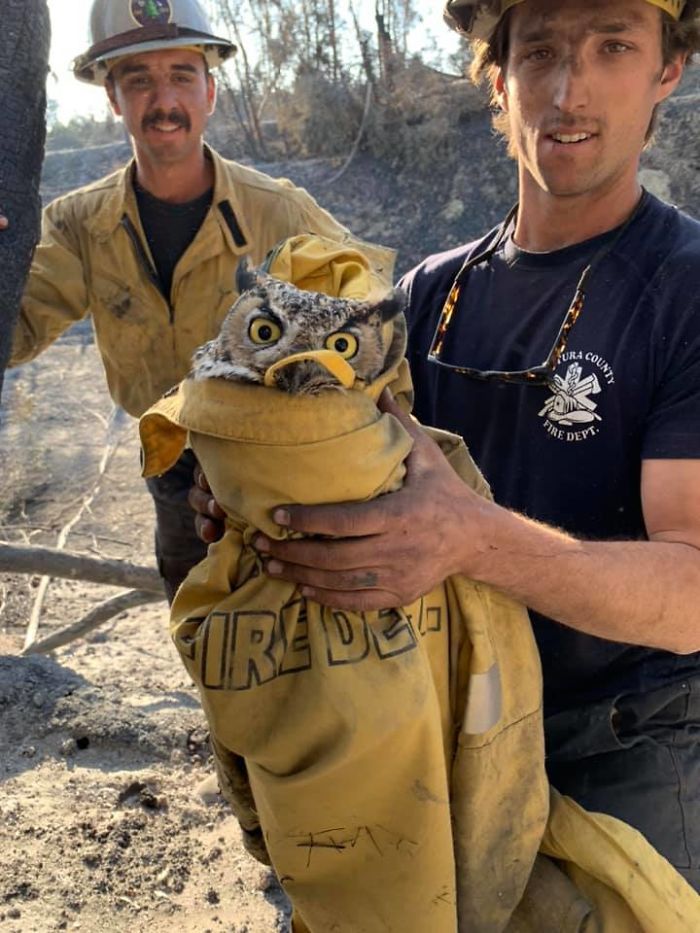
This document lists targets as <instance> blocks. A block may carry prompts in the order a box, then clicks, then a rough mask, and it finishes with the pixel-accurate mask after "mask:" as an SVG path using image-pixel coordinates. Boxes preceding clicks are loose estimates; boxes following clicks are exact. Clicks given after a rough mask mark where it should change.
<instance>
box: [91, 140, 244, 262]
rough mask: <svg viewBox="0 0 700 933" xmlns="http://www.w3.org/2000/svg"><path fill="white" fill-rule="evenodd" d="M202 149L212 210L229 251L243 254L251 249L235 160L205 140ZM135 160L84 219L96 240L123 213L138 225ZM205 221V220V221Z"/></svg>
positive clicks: (107, 233) (108, 232)
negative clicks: (208, 164) (209, 167)
mask: <svg viewBox="0 0 700 933" xmlns="http://www.w3.org/2000/svg"><path fill="white" fill-rule="evenodd" d="M204 151H205V154H206V156H207V158H209V159H211V161H212V164H213V166H214V195H213V199H212V209H213V210H212V213H213V214H214V216H215V217H216V221H217V223H218V226H219V228H220V230H221V233H222V235H223V237H224V239H225V240H226V243H227V245H228V248H229V249H230V250H231V252H232V253H237V254H243V253H247V252H249V251H250V249H251V241H252V235H251V232H250V227H249V226H248V224H247V222H246V219H245V217H244V216H243V210H242V208H241V204H240V201H239V199H238V197H237V195H236V190H235V181H236V178H235V172H231V171H230V169H231V168H235V164H233V163H226V162H225V160H224V159H222V158H221V156H220V155H219V154H218V153H217V152H215V151H214V150H213V149H212V148H211V147H210V146H208V145H207V144H206V143H205V144H204ZM135 171H136V160H135V159H133V158H132V159H130V160H129V162H128V163H127V164H126V165H125V166H124V168H122V169H120V170H119V171H118V172H116V173H115V174H114V175H113V176H112V179H113V182H114V183H113V185H112V187H111V188H110V190H109V191H108V193H107V195H106V196H105V197H104V200H103V201H102V204H101V205H100V208H99V210H96V211H94V212H93V213H92V214H91V215H90V217H88V219H87V220H86V222H85V226H86V228H87V230H88V232H89V233H90V234H91V235H92V236H94V237H95V238H96V239H98V240H102V241H104V240H106V239H108V238H109V237H111V236H112V234H113V233H114V231H115V230H116V229H117V227H118V226H119V224H120V222H121V219H122V217H123V216H124V214H127V215H128V216H129V217H130V218H131V220H132V222H133V223H134V224H136V225H137V226H138V206H137V203H136V195H135V193H134V184H133V178H134V172H135ZM205 223H206V221H205Z"/></svg>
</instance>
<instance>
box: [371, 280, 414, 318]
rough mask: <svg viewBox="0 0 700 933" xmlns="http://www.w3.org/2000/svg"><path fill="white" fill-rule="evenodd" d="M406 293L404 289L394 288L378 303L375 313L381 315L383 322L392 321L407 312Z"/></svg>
mask: <svg viewBox="0 0 700 933" xmlns="http://www.w3.org/2000/svg"><path fill="white" fill-rule="evenodd" d="M406 304H407V298H406V292H405V291H404V290H403V289H402V288H394V289H392V290H391V291H390V292H389V294H388V295H387V296H386V297H385V298H382V299H381V301H378V302H377V304H376V305H375V306H374V311H375V312H376V313H377V314H379V316H380V318H381V320H382V321H383V322H386V321H391V320H393V318H395V317H396V316H397V315H399V314H401V313H402V312H403V311H405V310H406Z"/></svg>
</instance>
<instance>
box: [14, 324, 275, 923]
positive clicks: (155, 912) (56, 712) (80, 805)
mask: <svg viewBox="0 0 700 933" xmlns="http://www.w3.org/2000/svg"><path fill="white" fill-rule="evenodd" d="M110 411H111V403H110V401H109V398H108V396H107V394H106V392H105V390H104V388H103V376H102V371H101V366H100V364H99V361H98V358H97V353H96V351H95V348H94V346H92V345H84V344H83V343H82V342H80V341H79V340H77V339H73V340H69V341H66V342H62V343H60V344H59V345H57V346H55V347H53V348H52V349H51V350H49V351H47V353H46V354H44V355H43V356H42V357H41V358H40V359H39V360H38V361H37V362H36V363H34V364H30V365H29V366H27V367H24V368H23V369H22V371H21V372H18V373H12V374H9V377H8V382H7V384H6V389H5V393H4V397H3V424H2V427H1V428H0V488H1V490H2V495H1V497H0V522H1V525H0V539H1V540H3V541H5V542H12V543H32V544H42V545H46V546H56V543H57V540H58V535H59V533H60V531H61V529H63V528H64V527H65V526H66V525H67V524H68V523H70V522H72V521H73V520H74V519H75V517H76V516H77V515H80V517H79V520H78V521H77V522H76V523H75V524H74V526H73V528H72V530H71V532H70V534H69V536H68V540H67V542H66V548H67V549H68V550H74V551H80V552H82V553H85V554H92V555H96V556H104V557H110V558H122V559H128V560H131V561H134V562H137V563H142V564H146V565H152V564H153V557H152V541H151V537H152V514H151V505H150V498H149V496H148V494H147V493H146V492H145V487H144V484H143V481H142V480H141V479H140V477H139V469H138V446H137V441H136V431H135V423H134V422H133V421H130V420H126V421H125V422H119V423H118V424H117V425H116V426H114V425H110V422H109V416H110ZM115 438H116V441H117V443H116V448H115V453H114V455H113V456H112V458H111V459H110V460H109V463H108V464H107V467H106V470H105V472H104V474H103V476H102V477H101V478H100V476H99V468H100V461H101V459H102V457H103V454H104V451H105V447H106V446H107V447H109V446H111V445H112V442H113V441H114V440H115ZM91 496H94V498H93V499H92V501H91V502H89V504H88V506H87V507H85V502H86V500H89V499H90V497H91ZM38 582H39V578H38V577H30V576H25V575H21V576H20V575H17V576H14V575H7V574H6V575H0V930H1V931H2V933H49V931H56V930H82V931H83V933H140V931H148V933H166V931H167V933H172V931H177V933H205V931H207V930H209V931H212V933H224V931H225V933H244V931H245V933H272V931H277V930H279V931H283V930H286V929H287V927H288V920H287V911H286V904H285V901H284V897H283V895H282V894H281V892H280V889H279V888H278V886H277V884H276V881H275V879H274V878H273V877H272V876H271V875H270V873H269V871H268V870H267V869H265V868H263V867H262V866H260V865H258V863H257V862H255V861H254V860H253V859H252V858H251V857H250V856H249V855H247V854H246V853H245V852H244V850H243V848H242V845H241V841H240V833H239V831H238V827H237V824H236V821H235V819H234V818H233V817H232V815H231V814H230V812H229V810H228V808H227V806H226V805H225V804H224V803H223V802H222V801H221V798H220V797H218V795H211V794H210V795H209V796H208V797H207V798H206V800H203V799H202V798H201V797H200V795H199V794H198V793H197V788H198V785H200V783H201V782H202V781H203V780H204V779H205V778H206V777H207V776H208V775H210V774H211V769H210V766H209V765H208V758H209V751H208V746H207V734H206V728H205V723H204V719H203V716H202V714H201V712H200V710H199V706H198V702H197V698H196V694H195V691H194V689H193V687H192V685H191V683H190V681H189V679H188V677H187V675H186V674H185V671H184V668H183V667H182V665H181V663H180V661H179V659H178V657H177V656H176V653H175V650H174V648H173V646H172V644H171V643H170V639H169V637H168V634H167V608H166V605H165V603H162V604H158V603H156V604H153V605H151V606H148V607H144V608H141V609H134V610H131V611H129V612H128V613H125V614H123V615H122V616H120V617H118V618H116V619H114V620H113V621H111V622H108V623H106V624H105V625H104V626H102V627H101V628H99V629H97V630H96V631H95V632H94V633H93V634H92V635H90V636H89V637H87V638H85V639H81V640H78V641H76V642H74V643H72V644H70V645H68V646H66V647H65V648H62V649H59V650H57V651H55V652H53V653H52V654H51V655H50V656H40V655H34V656H26V657H22V656H20V652H21V649H22V646H23V643H24V637H25V633H26V630H27V623H28V619H29V616H30V614H31V610H32V606H33V604H34V601H35V599H36V595H37V591H38ZM116 592H118V590H116V589H114V588H110V587H104V586H97V585H94V584H88V583H82V582H79V581H73V580H70V581H65V580H64V581H60V580H54V581H52V583H51V585H50V587H49V590H48V593H47V595H46V598H45V600H44V603H43V609H42V613H41V617H40V625H39V632H38V634H39V637H43V636H45V635H48V634H49V633H51V632H53V631H56V630H58V629H60V628H63V627H65V626H66V625H69V624H70V623H71V622H74V621H76V620H77V619H79V618H80V617H82V616H83V615H84V614H85V613H86V612H87V611H89V610H90V609H91V608H92V607H93V606H95V605H97V604H98V603H100V602H101V601H103V600H104V599H107V598H109V597H110V596H112V595H114V594H116Z"/></svg>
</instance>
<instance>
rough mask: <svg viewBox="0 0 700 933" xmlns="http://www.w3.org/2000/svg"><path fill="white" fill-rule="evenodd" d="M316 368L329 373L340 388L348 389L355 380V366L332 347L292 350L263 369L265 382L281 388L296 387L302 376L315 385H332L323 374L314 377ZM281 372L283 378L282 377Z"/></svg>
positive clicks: (302, 378) (289, 388) (302, 380)
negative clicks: (285, 371)
mask: <svg viewBox="0 0 700 933" xmlns="http://www.w3.org/2000/svg"><path fill="white" fill-rule="evenodd" d="M303 364H311V365H310V366H305V365H303ZM287 367H290V369H289V371H288V373H286V374H285V373H283V370H285V369H286V368H287ZM319 368H320V369H321V370H322V371H323V370H325V371H326V372H327V373H328V374H329V375H330V376H332V377H333V382H339V383H340V385H341V386H342V387H343V388H344V389H352V387H353V385H354V384H355V370H354V369H353V368H352V366H351V365H350V363H348V361H347V360H345V359H343V357H342V356H341V355H340V354H339V353H336V352H335V351H334V350H308V351H306V352H304V353H293V354H292V355H291V356H287V357H285V358H284V359H283V360H278V361H277V362H276V363H273V365H272V366H270V367H269V368H268V369H267V370H266V372H265V379H264V381H265V385H266V386H272V387H277V388H283V389H285V390H286V391H287V392H298V391H300V389H301V386H302V385H303V384H304V382H305V380H306V379H310V382H311V383H312V384H313V383H316V386H317V388H322V387H323V386H324V385H329V386H330V385H332V384H333V382H329V380H328V379H327V378H326V379H325V380H323V379H321V380H319V379H317V378H316V379H315V378H314V376H313V373H314V371H317V370H318V369H319ZM285 376H286V377H287V378H284V377H285ZM290 377H291V378H290ZM285 383H286V384H285Z"/></svg>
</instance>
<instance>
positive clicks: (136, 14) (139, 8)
mask: <svg viewBox="0 0 700 933" xmlns="http://www.w3.org/2000/svg"><path fill="white" fill-rule="evenodd" d="M130 9H131V15H132V16H133V18H134V20H135V21H136V22H137V23H138V24H139V26H151V25H152V24H153V23H169V22H170V19H171V17H172V13H173V11H172V9H171V7H170V2H169V0H131V5H130Z"/></svg>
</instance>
